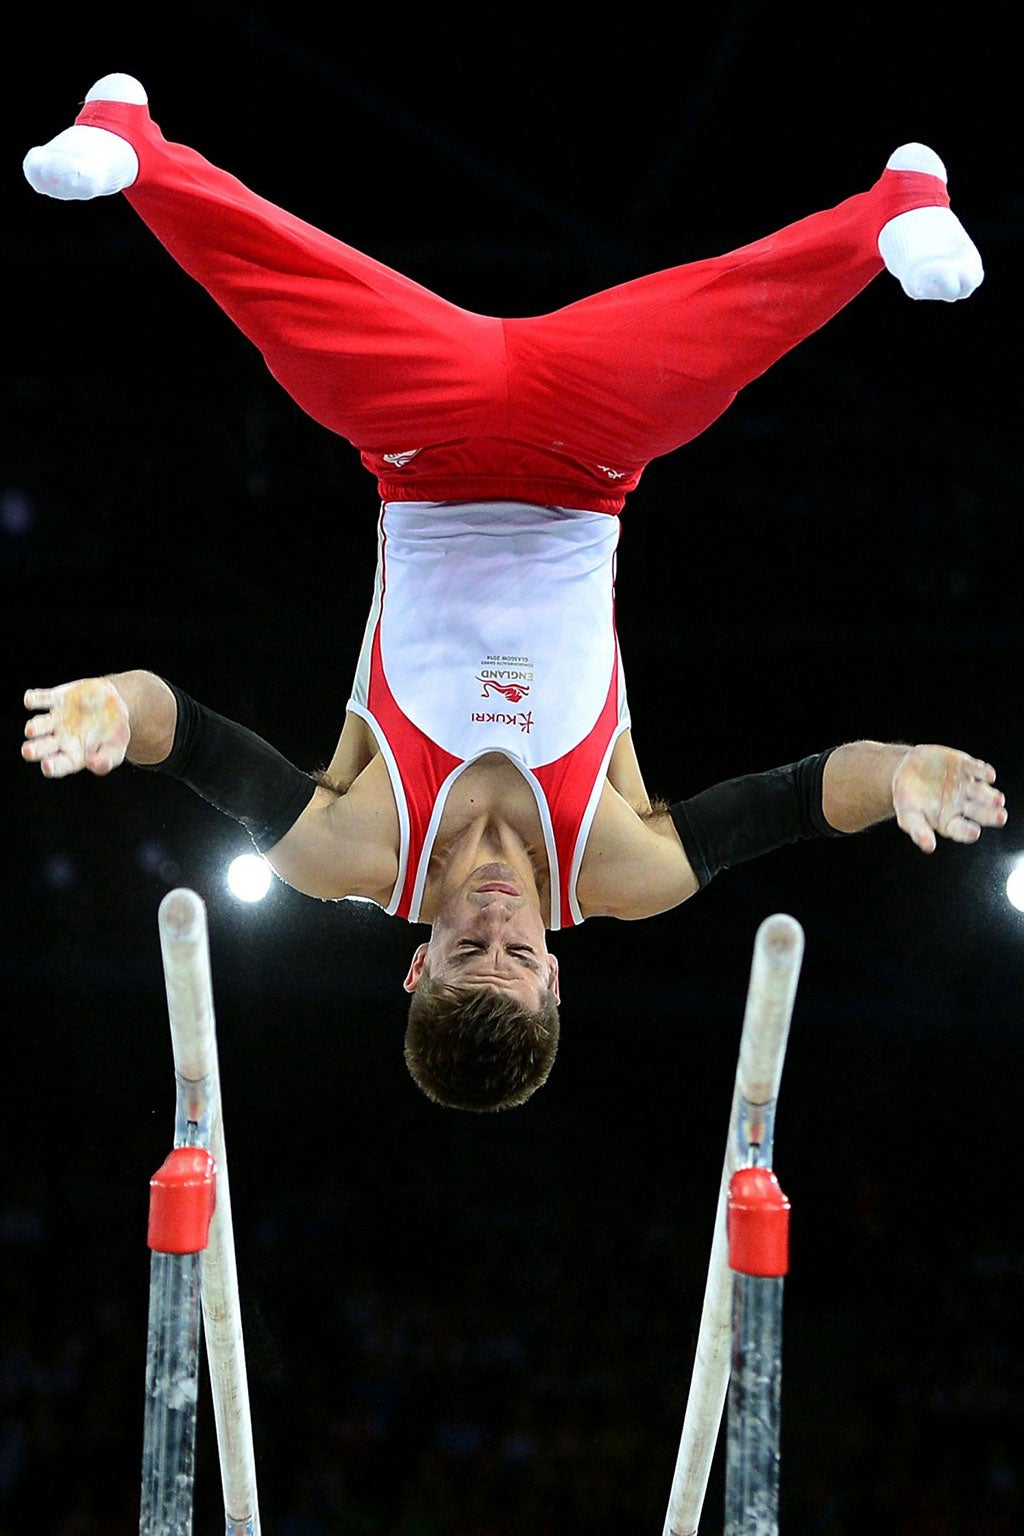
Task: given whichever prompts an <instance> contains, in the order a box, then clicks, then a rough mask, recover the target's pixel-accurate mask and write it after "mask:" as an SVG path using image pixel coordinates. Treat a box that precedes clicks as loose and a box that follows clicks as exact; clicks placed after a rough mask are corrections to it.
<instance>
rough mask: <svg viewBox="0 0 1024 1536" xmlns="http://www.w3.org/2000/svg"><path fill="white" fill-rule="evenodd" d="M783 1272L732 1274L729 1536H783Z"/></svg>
mask: <svg viewBox="0 0 1024 1536" xmlns="http://www.w3.org/2000/svg"><path fill="white" fill-rule="evenodd" d="M783 1285H784V1281H783V1278H782V1276H781V1275H743V1274H737V1275H734V1277H733V1349H732V1357H733V1358H732V1375H731V1377H730V1379H729V1416H728V1428H727V1434H726V1463H725V1536H778V1532H779V1431H780V1411H781V1403H782V1291H783Z"/></svg>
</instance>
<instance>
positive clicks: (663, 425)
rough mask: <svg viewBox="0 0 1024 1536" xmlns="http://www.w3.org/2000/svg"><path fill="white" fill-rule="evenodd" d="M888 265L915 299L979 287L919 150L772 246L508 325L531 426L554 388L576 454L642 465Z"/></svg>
mask: <svg viewBox="0 0 1024 1536" xmlns="http://www.w3.org/2000/svg"><path fill="white" fill-rule="evenodd" d="M884 267H886V268H888V270H889V271H890V272H892V273H893V274H894V275H895V276H896V277H897V278H898V279H899V280H900V282H901V283H902V285H903V287H904V290H905V291H906V292H907V293H908V294H910V296H911V297H914V298H923V299H940V300H954V299H959V298H964V297H966V296H967V295H968V294H969V293H971V292H972V291H973V289H974V288H976V287H977V285H978V284H979V283H980V282H981V280H982V276H983V273H982V267H981V260H980V257H979V256H978V252H977V251H976V249H975V247H974V245H973V244H972V242H971V241H970V239H969V237H968V236H967V234H966V232H965V230H964V228H963V226H962V224H961V223H960V221H959V219H957V218H956V216H955V215H954V214H953V212H952V210H951V209H950V207H949V196H948V193H947V190H946V174H945V167H944V166H943V164H942V162H941V160H940V159H939V157H938V156H937V155H936V154H935V153H934V151H932V150H930V149H928V148H926V147H925V146H924V145H920V144H907V145H904V146H902V148H901V149H899V150H897V151H895V152H894V154H893V155H892V156H890V159H889V161H888V164H887V166H886V168H885V170H884V171H883V173H882V175H881V177H880V178H879V180H878V181H877V182H876V183H875V185H874V186H873V187H872V188H870V189H869V190H868V191H867V192H863V193H860V194H858V195H856V196H853V197H850V198H848V199H846V201H844V202H842V203H840V204H839V205H838V206H837V207H834V208H830V209H827V210H825V211H824V212H820V213H815V214H812V215H811V216H810V217H808V218H805V219H801V220H800V221H799V222H797V223H795V224H791V225H788V226H787V227H786V228H784V229H781V230H779V231H778V232H777V233H775V234H773V235H769V236H768V237H767V238H766V239H763V240H758V241H756V242H754V243H753V244H751V245H747V246H744V247H742V248H741V249H739V250H736V251H731V252H729V253H728V254H726V255H722V256H717V257H713V258H711V259H709V260H705V261H696V262H692V263H688V264H687V265H684V266H680V267H674V268H670V269H668V270H665V271H662V272H657V273H654V274H652V275H649V276H646V277H641V278H638V279H636V280H634V281H632V282H627V283H623V284H621V285H619V286H618V287H616V288H612V289H608V290H606V291H604V292H603V293H598V294H594V295H592V296H591V297H589V298H586V299H583V300H581V301H579V302H578V303H576V304H571V305H569V306H567V307H566V308H565V309H562V310H559V311H557V312H556V313H554V314H551V315H544V316H539V317H536V318H534V319H529V320H523V321H511V322H506V329H507V331H508V333H509V351H510V368H511V370H512V374H513V379H515V378H517V377H521V378H529V379H532V380H535V381H539V385H540V387H539V389H536V390H535V391H534V393H533V394H531V395H530V397H529V405H530V411H531V415H532V421H531V428H532V430H533V432H534V433H535V434H540V433H542V432H544V431H545V430H550V429H551V428H552V427H553V425H554V417H553V416H552V415H551V409H550V408H551V406H552V403H553V402H554V401H555V396H556V391H557V396H558V401H560V403H561V405H562V406H563V407H564V406H565V404H566V402H567V401H569V402H576V408H573V409H572V410H571V412H569V413H568V414H569V415H571V419H572V423H573V425H572V428H571V430H569V431H566V430H564V427H565V415H566V414H567V413H565V412H564V411H563V415H562V424H563V431H562V433H561V435H562V436H563V438H567V439H568V440H569V445H570V451H572V452H573V453H574V455H575V456H576V457H577V458H579V459H581V460H583V461H585V462H598V463H601V464H606V465H617V466H619V467H620V468H621V469H622V470H628V471H634V470H635V469H636V468H637V467H638V466H640V465H642V464H645V463H646V462H648V461H649V460H650V459H652V458H654V457H656V456H657V455H660V454H664V453H668V452H671V451H672V450H673V449H675V448H678V447H679V446H681V445H682V444H683V443H686V442H688V441H690V440H691V439H692V438H694V437H696V436H697V435H698V433H700V432H703V431H704V430H705V428H706V427H707V426H708V425H709V424H710V423H711V422H712V421H714V420H715V418H716V417H717V416H719V415H720V414H721V413H722V411H724V410H725V409H726V407H727V406H728V405H729V404H730V403H731V402H732V400H733V399H734V398H735V396H736V394H737V392H738V391H739V390H741V389H742V388H743V387H744V386H745V385H747V384H749V383H750V382H751V381H752V380H754V379H756V378H757V377H758V376H759V375H760V374H762V373H764V371H765V370H766V369H767V368H769V367H770V366H771V365H772V363H774V362H776V361H777V360H778V359H779V358H780V357H782V356H783V355H784V354H785V353H786V352H788V351H790V350H791V349H792V348H793V347H795V346H797V345H798V344H799V343H800V342H801V341H802V340H804V339H805V338H806V337H808V336H810V335H811V334H812V333H813V332H814V331H816V330H818V329H819V328H820V327H821V326H822V325H824V324H825V323H826V322H827V321H828V320H829V319H831V318H832V316H833V315H835V314H836V313H837V312H838V311H839V310H840V309H842V308H843V307H844V306H845V305H846V304H848V303H849V302H850V301H851V300H852V299H853V298H854V297H855V296H856V295H857V294H859V293H860V292H861V291H862V290H863V289H864V288H865V287H866V286H867V284H868V283H870V282H871V281H872V279H873V278H874V277H876V276H877V275H878V274H879V273H881V272H882V270H883V268H884ZM586 402H589V409H586V408H585V406H586ZM548 416H551V419H550V421H549V420H548V419H547V418H548Z"/></svg>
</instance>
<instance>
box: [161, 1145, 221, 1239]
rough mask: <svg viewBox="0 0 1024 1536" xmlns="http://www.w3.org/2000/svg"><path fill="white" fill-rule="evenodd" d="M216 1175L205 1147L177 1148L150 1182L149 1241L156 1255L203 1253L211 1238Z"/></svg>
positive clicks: (212, 1162) (215, 1199)
mask: <svg viewBox="0 0 1024 1536" xmlns="http://www.w3.org/2000/svg"><path fill="white" fill-rule="evenodd" d="M216 1203H217V1175H216V1165H215V1164H214V1161H213V1158H212V1157H211V1156H210V1154H209V1152H207V1150H206V1148H205V1147H175V1149H174V1151H173V1152H171V1153H170V1154H169V1155H168V1157H166V1158H165V1159H164V1162H163V1163H162V1165H161V1166H160V1167H159V1168H158V1169H157V1171H156V1173H155V1174H154V1175H153V1177H152V1178H151V1179H150V1181H149V1231H148V1233H147V1239H146V1240H147V1242H148V1243H149V1246H150V1248H152V1249H153V1251H154V1252H155V1253H201V1252H202V1251H203V1249H204V1248H205V1247H206V1245H207V1243H208V1242H209V1239H210V1222H211V1221H212V1220H213V1211H214V1206H215V1205H216Z"/></svg>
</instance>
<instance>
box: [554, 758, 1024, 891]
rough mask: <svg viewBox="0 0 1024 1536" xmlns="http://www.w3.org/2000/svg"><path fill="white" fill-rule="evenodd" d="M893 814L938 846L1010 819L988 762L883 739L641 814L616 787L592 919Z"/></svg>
mask: <svg viewBox="0 0 1024 1536" xmlns="http://www.w3.org/2000/svg"><path fill="white" fill-rule="evenodd" d="M630 817H632V820H630ZM892 819H895V821H896V823H897V825H898V826H899V828H900V829H901V830H902V831H903V832H905V833H906V835H907V836H908V837H910V838H911V840H912V841H913V842H914V843H915V844H916V845H917V847H918V848H920V849H921V850H922V852H924V853H931V852H933V851H934V849H935V847H936V844H937V839H938V838H939V837H945V838H948V839H949V840H950V841H952V842H957V843H973V842H976V841H977V839H978V838H979V837H980V836H981V831H982V828H983V827H1002V826H1005V824H1006V819H1007V817H1006V804H1005V797H1004V796H1003V794H1002V791H1001V790H997V789H996V788H995V769H994V768H993V767H992V766H991V764H989V763H985V762H983V761H981V759H979V758H975V757H971V756H970V755H969V754H968V753H966V752H960V751H957V750H956V749H955V748H953V747H944V746H938V745H932V744H928V745H922V746H913V747H910V746H906V745H904V744H900V745H896V744H891V743H885V742H877V741H856V742H850V743H847V744H846V745H844V746H841V747H837V748H835V749H833V750H830V751H827V752H823V753H820V754H818V755H817V756H815V757H811V758H806V759H804V760H803V761H802V762H799V763H791V764H788V765H787V766H785V767H783V768H775V769H772V770H770V771H769V772H768V773H760V774H748V775H746V776H745V777H743V778H739V779H730V780H727V781H726V782H725V783H722V784H716V785H714V786H712V788H710V789H707V790H704V791H703V792H702V793H701V794H699V795H694V796H693V797H692V798H691V799H689V800H682V801H678V802H677V803H676V804H675V805H671V806H664V807H660V808H657V809H654V810H653V811H652V812H651V813H650V814H648V815H642V816H638V815H637V814H636V813H635V811H632V810H631V808H630V807H629V806H627V805H626V803H625V801H623V800H622V798H621V797H620V796H618V795H617V794H616V793H615V791H614V790H613V789H612V787H611V786H610V785H609V786H607V787H606V790H605V793H604V795H603V796H602V801H601V806H600V807H599V812H598V816H597V817H596V818H595V823H594V830H593V832H592V833H591V838H590V841H589V842H588V846H587V854H586V857H585V859H584V864H583V869H582V870H581V874H580V885H579V896H580V901H581V903H582V905H583V909H584V912H585V913H586V914H587V915H598V914H604V915H607V916H612V917H619V918H623V919H635V918H641V917H651V916H654V915H655V914H656V913H659V912H665V911H668V910H669V909H670V908H671V907H674V906H678V905H679V904H680V903H681V902H683V901H686V900H687V899H688V898H689V897H690V896H693V895H695V894H696V892H697V891H698V890H701V889H703V887H704V886H705V885H707V884H708V883H709V881H710V880H712V879H713V878H714V876H715V875H716V874H718V873H719V872H720V871H721V870H724V869H728V868H730V867H731V866H732V865H734V864H741V863H744V862H746V861H747V860H749V859H754V858H758V857H760V856H761V855H762V854H765V853H769V852H771V851H772V850H773V849H775V848H781V847H784V846H785V845H786V844H788V843H793V842H797V841H799V840H801V839H803V838H809V837H837V836H841V835H842V834H844V833H846V834H849V833H854V832H862V831H864V830H866V829H867V828H868V827H872V826H876V825H877V824H878V823H880V822H884V821H888V820H892Z"/></svg>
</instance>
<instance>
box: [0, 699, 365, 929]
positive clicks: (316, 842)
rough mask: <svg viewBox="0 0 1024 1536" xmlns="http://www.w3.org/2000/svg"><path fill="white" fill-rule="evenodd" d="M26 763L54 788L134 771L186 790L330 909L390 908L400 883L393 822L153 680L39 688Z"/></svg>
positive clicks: (360, 797)
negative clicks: (350, 899)
mask: <svg viewBox="0 0 1024 1536" xmlns="http://www.w3.org/2000/svg"><path fill="white" fill-rule="evenodd" d="M25 705H26V707H27V708H28V709H31V710H37V711H40V713H37V714H34V715H33V716H32V718H31V719H29V720H28V722H27V723H26V726H25V738H26V739H25V742H24V745H23V746H22V756H23V757H24V758H25V760H26V761H27V762H33V763H38V764H39V767H40V769H41V771H42V773H43V775H44V776H45V777H46V778H53V779H57V778H64V777H66V776H67V775H68V774H72V773H77V772H80V771H81V770H83V769H84V770H86V771H87V772H90V773H93V774H97V775H105V774H108V773H110V772H112V771H113V769H115V768H117V767H119V766H120V765H121V763H123V762H125V761H128V762H129V763H134V764H136V765H137V766H139V767H142V768H151V769H155V770H156V771H157V772H160V773H165V774H167V775H169V776H170V777H172V778H177V779H179V780H181V782H183V783H184V784H186V785H188V787H189V788H190V789H192V790H193V791H194V792H195V793H196V794H198V795H200V796H202V798H203V799H205V800H207V801H209V803H210V804H212V805H214V806H216V807H217V809H218V810H221V811H223V812H224V813H225V814H226V815H228V816H231V817H232V818H233V819H234V820H236V821H239V822H241V823H242V825H243V826H245V827H246V829H247V830H248V832H249V834H250V836H251V837H252V840H253V842H254V844H255V845H256V848H257V849H258V850H259V852H260V853H262V854H263V855H264V856H265V857H266V859H267V861H268V863H269V864H270V865H271V866H272V868H274V869H275V870H276V871H277V873H278V874H280V875H281V877H282V879H284V880H286V881H287V882H288V884H290V885H293V886H295V888H296V889H297V890H300V891H302V892H304V893H305V894H307V895H311V896H319V897H322V898H325V899H335V898H338V897H342V896H355V895H367V896H370V897H372V898H373V899H379V897H380V894H381V892H383V891H387V890H389V889H390V885H389V877H390V884H391V885H393V883H394V874H395V850H394V848H393V847H391V846H390V843H389V840H388V831H389V829H388V826H387V822H386V817H381V815H380V814H379V807H377V806H375V804H373V803H372V802H368V797H367V796H365V795H354V796H352V797H351V799H350V797H349V796H347V795H343V794H339V793H338V792H337V791H336V790H333V789H330V788H328V787H326V786H325V785H322V784H320V783H318V781H317V780H316V779H315V778H313V777H312V776H311V775H309V774H306V773H303V772H302V771H301V770H300V769H298V768H296V767H295V766H294V765H293V764H291V763H289V762H288V760H287V759H286V758H284V757H283V756H282V755H281V754H280V753H279V752H277V751H276V750H275V749H274V748H273V747H271V746H270V745H269V744H268V743H267V742H265V741H263V740H262V739H261V738H260V737H258V736H256V735H255V734H254V733H253V732H251V731H248V730H246V729H245V727H243V726H239V725H236V724H235V723H234V722H233V721H230V720H227V719H225V718H224V717H223V716H221V715H217V714H215V713H214V712H213V711H212V710H208V709H206V708H205V707H204V706H203V705H201V704H197V703H196V701H195V700H193V699H192V698H190V697H189V695H188V694H186V693H184V692H183V691H182V690H181V689H178V688H176V687H174V685H173V684H170V683H167V682H165V681H164V680H163V679H162V678H159V677H157V676H156V675H155V674H154V673H152V672H144V671H134V672H120V673H115V674H112V675H111V676H108V677H94V678H83V679H80V680H79V681H77V682H73V683H63V684H61V685H60V686H59V687H56V688H36V689H29V690H28V691H27V692H26V694H25Z"/></svg>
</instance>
